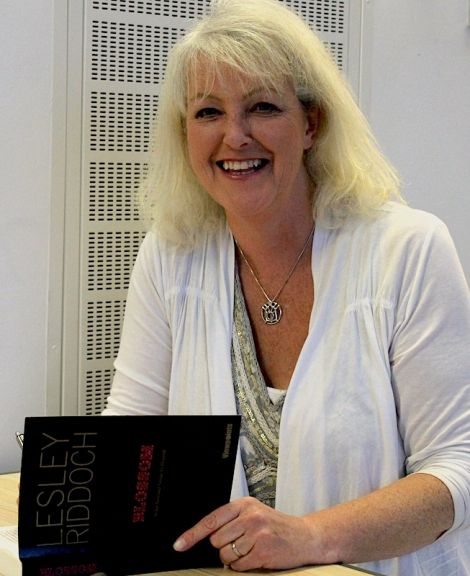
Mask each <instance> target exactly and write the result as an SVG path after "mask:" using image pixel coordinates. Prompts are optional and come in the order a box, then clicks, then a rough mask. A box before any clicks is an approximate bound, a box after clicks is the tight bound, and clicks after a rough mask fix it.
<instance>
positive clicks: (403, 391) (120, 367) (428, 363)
mask: <svg viewBox="0 0 470 576" xmlns="http://www.w3.org/2000/svg"><path fill="white" fill-rule="evenodd" d="M155 143H156V152H155V158H154V166H152V169H151V171H150V175H149V177H148V179H147V182H146V188H145V193H146V196H147V198H146V200H147V203H148V205H149V206H150V207H151V210H152V219H153V230H152V231H151V232H150V233H149V234H148V236H147V238H146V240H145V241H144V243H143V245H142V248H141V251H140V253H139V256H138V259H137V261H136V265H135V269H134V273H133V277H132V282H131V286H130V289H129V294H128V303H127V309H126V319H125V323H124V328H123V336H122V342H121V348H120V351H119V355H118V358H117V360H116V376H115V381H114V384H113V389H112V393H111V396H110V398H109V404H108V408H107V410H106V412H107V413H109V414H167V413H170V414H222V413H235V412H238V413H240V414H241V415H242V434H241V441H240V454H239V457H238V461H237V468H236V473H235V479H234V485H233V490H232V501H231V502H230V503H229V504H227V505H226V506H223V507H222V508H220V509H218V510H216V511H214V513H213V514H211V515H210V516H208V517H207V518H205V519H202V520H201V522H199V523H198V524H197V525H196V526H194V527H193V528H192V529H191V530H189V531H188V532H186V533H185V534H183V535H181V537H180V538H179V539H178V540H177V542H176V543H175V548H176V549H177V550H180V551H184V550H186V549H188V548H189V547H190V546H191V545H192V544H194V543H195V542H196V541H198V540H199V539H201V538H205V537H209V538H210V540H211V542H212V544H213V545H214V546H215V547H216V548H218V549H219V551H220V558H221V560H222V562H224V563H225V564H229V565H230V566H231V567H232V568H233V569H235V570H250V569H256V568H263V567H264V568H288V567H294V566H300V565H304V564H324V563H336V562H348V563H364V564H363V565H364V567H367V568H369V569H372V570H376V571H378V572H382V573H384V574H388V575H401V576H403V575H405V574H406V575H407V576H409V575H420V574H424V573H426V574H439V575H442V576H444V575H446V576H447V575H448V574H451V573H452V574H454V573H455V574H470V530H469V523H470V385H469V375H470V363H469V355H468V349H469V344H470V302H469V293H468V287H467V286H466V283H465V279H464V276H463V273H462V270H461V268H460V265H459V262H458V259H457V256H456V253H455V249H454V247H453V244H452V241H451V239H450V238H449V235H448V232H447V230H446V228H445V226H444V225H443V224H442V223H441V222H440V221H439V220H437V219H436V218H435V217H434V216H431V215H429V214H426V213H423V212H419V211H415V210H412V209H410V208H408V207H406V206H405V205H404V203H403V202H401V200H400V196H399V192H398V182H397V178H396V175H395V173H394V170H393V169H392V168H391V167H390V166H389V164H388V163H387V161H386V160H385V159H384V158H383V157H382V156H381V154H380V153H379V151H378V150H377V148H376V146H375V144H374V141H373V138H372V137H371V135H370V133H369V130H368V128H367V125H366V122H365V120H364V119H363V117H362V115H361V113H360V112H359V111H358V109H357V107H356V105H355V104H354V100H353V98H352V97H351V95H350V93H349V91H348V89H347V87H346V86H345V85H344V82H343V81H342V79H341V77H340V75H339V73H338V71H337V70H336V68H335V66H334V64H333V63H332V62H331V60H330V58H329V57H328V55H327V54H326V52H325V50H324V48H323V46H322V44H321V42H320V41H319V40H318V39H317V38H316V37H315V36H314V35H313V33H312V32H310V31H309V29H308V27H307V26H306V25H305V24H304V23H303V22H302V21H301V20H300V19H299V18H297V17H296V16H294V15H293V14H292V13H291V12H289V11H288V10H287V9H286V8H284V7H282V6H281V5H280V4H279V3H277V2H275V1H271V0H250V2H246V0H227V1H222V2H218V3H217V4H216V5H215V6H214V9H213V12H212V13H211V15H209V16H208V17H207V18H206V19H204V20H203V21H201V22H200V23H199V24H198V25H197V26H196V27H195V29H194V30H193V31H192V32H191V33H190V34H188V35H187V36H186V37H185V38H184V39H183V40H182V41H181V42H180V43H179V44H178V45H177V46H176V47H175V48H174V50H173V53H172V56H171V58H170V61H169V64H168V69H167V75H166V82H165V85H164V87H163V91H162V94H161V99H160V108H159V120H158V126H157V132H156V137H155Z"/></svg>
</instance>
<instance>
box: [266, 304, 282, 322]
mask: <svg viewBox="0 0 470 576" xmlns="http://www.w3.org/2000/svg"><path fill="white" fill-rule="evenodd" d="M281 316H282V308H281V307H280V305H279V304H278V303H277V302H276V301H275V300H268V301H267V302H266V304H263V306H262V307H261V317H262V318H263V320H264V323H265V324H277V323H278V322H279V320H280V319H281Z"/></svg>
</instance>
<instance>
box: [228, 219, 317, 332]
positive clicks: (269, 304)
mask: <svg viewBox="0 0 470 576" xmlns="http://www.w3.org/2000/svg"><path fill="white" fill-rule="evenodd" d="M314 231H315V224H314V225H313V226H312V229H311V230H310V232H309V234H308V236H307V239H306V240H305V244H304V245H303V247H302V250H301V251H300V254H299V255H298V256H297V259H296V261H295V262H294V265H293V266H292V268H291V269H290V271H289V274H288V275H287V278H286V279H285V280H284V284H283V285H282V286H281V288H280V289H279V290H278V292H277V294H276V295H275V296H274V298H270V297H269V296H268V295H267V294H266V290H265V289H264V288H263V286H262V284H261V282H260V281H259V279H258V277H257V276H256V274H255V271H254V270H253V268H252V267H251V265H250V263H249V262H248V260H247V258H246V256H245V254H244V252H243V250H242V249H241V248H240V246H239V244H238V242H237V241H236V240H235V239H234V240H235V244H236V246H237V248H238V250H239V252H240V254H241V257H242V258H243V260H244V261H245V263H246V265H247V266H248V270H249V271H250V272H251V275H252V276H253V278H254V280H255V282H256V284H257V286H258V288H259V289H260V290H261V292H262V293H263V295H264V297H265V298H266V302H265V304H263V306H262V307H261V317H262V318H263V320H264V322H265V324H277V323H278V322H279V320H280V319H281V316H282V308H281V306H280V304H279V303H278V302H277V299H278V298H279V296H280V294H281V292H282V291H283V290H284V288H285V287H286V286H287V283H288V282H289V280H290V279H291V277H292V274H293V273H294V271H295V269H296V268H297V266H298V264H299V262H300V260H301V259H302V256H303V255H304V253H305V250H306V249H307V246H308V243H309V241H310V239H311V237H312V236H313V233H314Z"/></svg>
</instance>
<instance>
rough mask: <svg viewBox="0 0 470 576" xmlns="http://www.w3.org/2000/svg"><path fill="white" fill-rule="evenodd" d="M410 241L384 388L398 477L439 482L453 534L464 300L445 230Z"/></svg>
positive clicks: (468, 331) (466, 483)
mask: <svg viewBox="0 0 470 576" xmlns="http://www.w3.org/2000/svg"><path fill="white" fill-rule="evenodd" d="M418 236H419V238H420V241H419V242H415V243H414V245H413V246H411V245H410V244H408V246H407V249H406V250H404V258H405V260H406V263H405V264H404V265H403V267H402V270H403V272H402V275H401V278H400V284H399V285H397V287H396V298H397V307H396V318H395V329H394V333H393V337H392V342H391V347H390V352H389V353H390V360H391V370H392V385H393V387H394V393H395V398H396V406H397V414H398V419H399V428H400V433H401V436H402V438H403V443H404V448H405V453H406V455H407V458H406V463H405V466H406V473H407V474H410V473H414V472H423V473H428V474H432V475H435V476H436V477H438V478H439V479H440V480H442V481H443V482H444V483H445V484H446V486H447V487H448V489H449V490H450V492H451V494H452V498H453V501H454V511H455V515H454V524H453V527H452V529H455V528H458V527H461V526H469V525H470V297H469V296H470V295H469V290H468V286H467V283H466V280H465V277H464V274H463V271H462V268H461V265H460V262H459V260H458V257H457V253H456V250H455V247H454V245H453V242H452V240H451V238H450V235H449V233H448V231H447V228H446V227H445V225H444V224H443V223H442V222H440V221H439V220H437V219H436V220H435V221H434V222H433V225H432V226H431V228H430V229H428V231H427V232H426V234H423V235H418ZM411 244H413V243H411Z"/></svg>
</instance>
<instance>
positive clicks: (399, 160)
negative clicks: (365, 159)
mask: <svg viewBox="0 0 470 576" xmlns="http://www.w3.org/2000/svg"><path fill="white" fill-rule="evenodd" d="M365 15H366V18H365V28H366V37H365V71H364V91H365V93H364V102H365V104H364V108H365V111H366V113H367V114H368V116H369V119H370V121H371V123H372V126H373V129H374V132H375V134H376V136H377V139H378V141H379V143H380V144H381V147H382V149H383V150H384V152H385V153H386V155H387V156H388V157H389V158H391V159H392V161H393V163H394V164H395V166H396V167H397V168H398V170H399V172H400V174H401V176H402V179H403V184H404V192H405V196H406V198H407V199H408V201H409V203H410V204H411V205H413V206H415V207H417V208H422V209H425V210H428V211H430V212H433V213H434V214H436V215H437V216H439V217H440V218H442V219H443V220H444V222H445V223H446V224H447V225H448V227H449V229H450V232H451V234H452V236H453V238H454V241H455V243H456V246H457V250H458V252H459V255H460V258H461V261H462V263H463V265H464V270H465V272H466V276H467V280H470V225H469V221H470V28H469V26H468V23H469V0H369V1H366V2H365Z"/></svg>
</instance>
